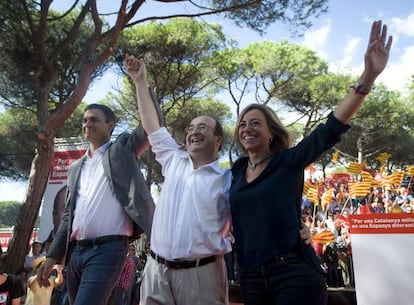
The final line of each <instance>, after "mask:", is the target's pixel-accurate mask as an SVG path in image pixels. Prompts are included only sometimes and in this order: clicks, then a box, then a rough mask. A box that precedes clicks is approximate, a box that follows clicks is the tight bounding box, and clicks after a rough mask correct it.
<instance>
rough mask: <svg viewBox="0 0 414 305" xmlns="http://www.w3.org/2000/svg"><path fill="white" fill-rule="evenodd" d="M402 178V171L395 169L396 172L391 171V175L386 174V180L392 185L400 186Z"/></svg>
mask: <svg viewBox="0 0 414 305" xmlns="http://www.w3.org/2000/svg"><path fill="white" fill-rule="evenodd" d="M403 178H404V171H396V172H393V173H392V174H391V175H389V176H387V177H386V180H388V181H389V182H391V183H392V184H394V185H397V186H400V185H401V182H402V180H403Z"/></svg>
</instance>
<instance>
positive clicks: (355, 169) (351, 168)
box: [348, 162, 362, 175]
mask: <svg viewBox="0 0 414 305" xmlns="http://www.w3.org/2000/svg"><path fill="white" fill-rule="evenodd" d="M361 171H362V166H361V164H359V163H357V162H350V163H349V165H348V173H350V174H353V175H357V174H359V173H361Z"/></svg>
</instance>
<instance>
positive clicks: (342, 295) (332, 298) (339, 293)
mask: <svg viewBox="0 0 414 305" xmlns="http://www.w3.org/2000/svg"><path fill="white" fill-rule="evenodd" d="M229 298H230V305H243V299H242V297H241V294H240V287H239V285H237V284H233V285H230V286H229ZM328 305H356V294H355V289H348V288H328Z"/></svg>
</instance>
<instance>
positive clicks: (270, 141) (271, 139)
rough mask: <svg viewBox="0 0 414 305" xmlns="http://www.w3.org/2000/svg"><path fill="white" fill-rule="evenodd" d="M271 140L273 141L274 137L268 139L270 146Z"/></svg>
mask: <svg viewBox="0 0 414 305" xmlns="http://www.w3.org/2000/svg"><path fill="white" fill-rule="evenodd" d="M273 139H274V137H271V138H270V139H269V145H272V143H273Z"/></svg>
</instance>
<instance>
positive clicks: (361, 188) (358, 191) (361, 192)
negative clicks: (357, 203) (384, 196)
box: [348, 182, 371, 197]
mask: <svg viewBox="0 0 414 305" xmlns="http://www.w3.org/2000/svg"><path fill="white" fill-rule="evenodd" d="M348 190H349V195H350V196H351V197H365V196H367V195H368V194H369V193H370V191H371V183H370V182H349V183H348Z"/></svg>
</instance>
